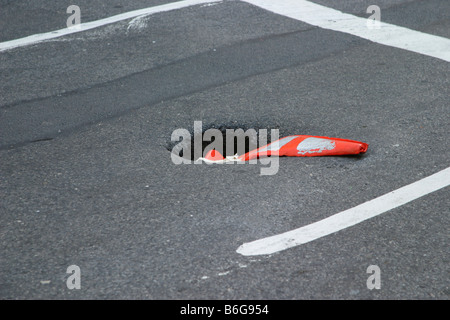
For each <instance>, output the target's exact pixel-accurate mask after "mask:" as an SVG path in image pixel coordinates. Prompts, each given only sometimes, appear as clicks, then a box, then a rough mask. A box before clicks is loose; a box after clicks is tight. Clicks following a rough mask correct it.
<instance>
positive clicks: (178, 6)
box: [0, 0, 222, 52]
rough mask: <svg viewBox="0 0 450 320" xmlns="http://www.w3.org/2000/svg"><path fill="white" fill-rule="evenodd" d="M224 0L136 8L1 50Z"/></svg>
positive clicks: (2, 47)
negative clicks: (139, 17)
mask: <svg viewBox="0 0 450 320" xmlns="http://www.w3.org/2000/svg"><path fill="white" fill-rule="evenodd" d="M221 1H222V0H184V1H178V2H172V3H168V4H163V5H159V6H155V7H149V8H145V9H140V10H135V11H129V12H125V13H121V14H118V15H115V16H112V17H108V18H105V19H101V20H96V21H91V22H86V23H81V24H80V25H79V26H78V27H77V28H64V29H60V30H55V31H51V32H46V33H39V34H34V35H31V36H28V37H24V38H20V39H15V40H10V41H5V42H1V43H0V52H1V51H5V50H10V49H13V48H18V47H23V46H28V45H31V44H36V43H38V42H42V41H46V40H50V39H54V38H58V37H62V36H66V35H69V34H72V33H77V32H83V31H86V30H90V29H94V28H98V27H101V26H104V25H107V24H111V23H115V22H119V21H122V20H127V19H132V18H135V17H138V16H146V15H150V14H155V13H160V12H166V11H171V10H176V9H182V8H186V7H190V6H194V5H197V4H205V3H212V2H221Z"/></svg>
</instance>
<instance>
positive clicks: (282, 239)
mask: <svg viewBox="0 0 450 320" xmlns="http://www.w3.org/2000/svg"><path fill="white" fill-rule="evenodd" d="M449 185H450V167H448V168H447V169H444V170H442V171H439V172H437V173H435V174H433V175H431V176H428V177H426V178H424V179H421V180H419V181H416V182H414V183H411V184H409V185H407V186H404V187H402V188H399V189H397V190H394V191H392V192H389V193H387V194H385V195H383V196H380V197H378V198H375V199H373V200H370V201H367V202H365V203H363V204H360V205H358V206H356V207H353V208H351V209H348V210H345V211H342V212H339V213H337V214H335V215H332V216H330V217H328V218H325V219H323V220H320V221H317V222H314V223H312V224H309V225H307V226H304V227H301V228H298V229H295V230H291V231H288V232H285V233H281V234H278V235H274V236H271V237H267V238H263V239H259V240H256V241H253V242H248V243H244V244H243V245H241V246H240V247H239V248H238V249H237V250H236V252H238V253H240V254H242V255H245V256H252V255H264V254H272V253H276V252H279V251H282V250H285V249H288V248H292V247H295V246H298V245H301V244H304V243H307V242H310V241H313V240H316V239H318V238H321V237H324V236H327V235H329V234H332V233H335V232H337V231H340V230H343V229H346V228H348V227H351V226H354V225H356V224H358V223H360V222H363V221H365V220H367V219H370V218H373V217H375V216H378V215H380V214H382V213H384V212H386V211H389V210H392V209H394V208H397V207H399V206H402V205H404V204H406V203H408V202H410V201H413V200H415V199H417V198H420V197H422V196H425V195H427V194H429V193H432V192H434V191H437V190H439V189H442V188H445V187H447V186H449Z"/></svg>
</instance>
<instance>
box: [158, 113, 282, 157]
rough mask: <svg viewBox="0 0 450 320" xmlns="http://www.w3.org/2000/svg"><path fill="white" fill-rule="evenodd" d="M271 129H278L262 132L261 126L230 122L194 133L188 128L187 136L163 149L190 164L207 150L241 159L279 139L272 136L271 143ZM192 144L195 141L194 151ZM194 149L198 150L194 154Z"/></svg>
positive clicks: (269, 127) (263, 130) (213, 125)
mask: <svg viewBox="0 0 450 320" xmlns="http://www.w3.org/2000/svg"><path fill="white" fill-rule="evenodd" d="M211 129H213V130H211ZM271 129H277V130H278V127H277V126H267V127H264V128H263V127H262V126H261V125H258V126H256V125H255V126H253V125H249V124H238V123H236V122H233V123H231V124H209V125H203V126H202V130H201V132H194V130H193V129H192V125H191V128H189V129H186V130H187V131H189V135H188V136H183V137H178V139H179V140H176V141H171V140H169V141H168V142H167V144H166V148H167V150H168V151H170V152H173V153H175V154H176V155H178V156H180V157H183V158H185V159H188V160H193V161H195V160H197V159H198V158H199V157H203V156H204V155H206V153H207V152H208V151H209V150H211V149H215V150H217V151H219V152H220V153H221V154H222V155H223V156H224V157H226V156H233V155H235V154H238V155H241V154H245V153H247V152H249V151H251V150H254V149H256V148H259V147H262V146H263V145H266V144H268V143H270V142H273V141H275V140H276V139H279V138H281V136H279V137H275V136H274V138H275V139H273V140H272V130H271ZM216 139H217V141H216ZM260 139H261V140H260ZM195 141H197V147H196V145H195ZM260 142H261V144H260ZM200 144H201V146H200ZM196 148H197V149H198V150H195V149H196ZM200 149H201V153H200Z"/></svg>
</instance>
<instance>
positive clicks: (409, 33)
mask: <svg viewBox="0 0 450 320" xmlns="http://www.w3.org/2000/svg"><path fill="white" fill-rule="evenodd" d="M243 1H245V2H248V3H250V4H253V5H255V6H258V7H260V8H263V9H266V10H268V11H271V12H273V13H276V14H279V15H283V16H286V17H289V18H292V19H296V20H300V21H303V22H306V23H308V24H311V25H313V26H317V27H320V28H323V29H329V30H334V31H339V32H344V33H348V34H352V35H354V36H357V37H360V38H364V39H367V40H370V41H373V42H376V43H380V44H383V45H387V46H391V47H395V48H400V49H405V50H409V51H413V52H416V53H420V54H424V55H427V56H431V57H435V58H438V59H442V60H444V61H448V62H450V39H447V38H443V37H438V36H434V35H431V34H427V33H423V32H419V31H415V30H411V29H407V28H404V27H399V26H396V25H393V24H388V23H383V22H380V24H379V26H380V28H379V29H378V28H368V27H367V19H366V18H361V17H357V16H354V15H351V14H347V13H343V12H341V11H338V10H335V9H331V8H328V7H324V6H321V5H318V4H315V3H312V2H309V1H305V0H276V1H275V0H243Z"/></svg>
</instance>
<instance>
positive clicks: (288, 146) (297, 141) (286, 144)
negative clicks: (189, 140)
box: [201, 135, 369, 163]
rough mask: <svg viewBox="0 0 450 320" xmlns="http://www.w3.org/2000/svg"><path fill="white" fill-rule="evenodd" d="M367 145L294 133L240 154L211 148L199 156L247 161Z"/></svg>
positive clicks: (337, 152)
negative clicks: (227, 155)
mask: <svg viewBox="0 0 450 320" xmlns="http://www.w3.org/2000/svg"><path fill="white" fill-rule="evenodd" d="M368 147H369V145H368V144H367V143H364V142H360V141H355V140H347V139H340V138H329V137H321V136H308V135H294V136H287V137H284V138H281V139H278V140H276V141H274V142H272V143H270V144H268V145H265V146H263V147H261V148H258V149H255V150H252V151H250V152H247V153H246V154H243V155H241V156H232V157H226V158H224V157H223V156H222V155H221V154H220V153H219V152H218V151H216V150H211V151H210V152H208V153H207V154H206V156H205V158H201V159H202V160H204V161H206V162H216V163H223V162H227V161H248V160H252V159H255V158H259V157H265V156H279V157H281V156H287V157H318V156H340V155H351V154H360V153H365V152H366V151H367V148H368Z"/></svg>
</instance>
